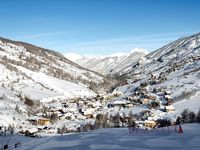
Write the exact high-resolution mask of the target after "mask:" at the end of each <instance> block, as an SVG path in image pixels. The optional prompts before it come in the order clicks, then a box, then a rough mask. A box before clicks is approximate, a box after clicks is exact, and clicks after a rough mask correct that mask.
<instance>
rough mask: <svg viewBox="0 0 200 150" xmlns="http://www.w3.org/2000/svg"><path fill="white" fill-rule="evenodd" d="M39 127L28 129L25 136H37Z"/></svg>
mask: <svg viewBox="0 0 200 150" xmlns="http://www.w3.org/2000/svg"><path fill="white" fill-rule="evenodd" d="M37 133H38V129H37V128H31V129H27V130H26V131H25V132H24V134H25V136H30V137H37V136H38V135H37Z"/></svg>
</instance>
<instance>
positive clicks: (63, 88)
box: [0, 38, 110, 125]
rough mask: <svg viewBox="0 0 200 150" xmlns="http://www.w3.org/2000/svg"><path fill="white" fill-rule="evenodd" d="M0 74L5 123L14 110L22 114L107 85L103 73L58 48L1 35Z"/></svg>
mask: <svg viewBox="0 0 200 150" xmlns="http://www.w3.org/2000/svg"><path fill="white" fill-rule="evenodd" d="M0 74H1V76H0V85H1V86H0V98H1V101H0V110H1V115H0V121H1V122H4V123H5V124H7V125H8V124H10V123H12V122H15V121H14V118H15V119H16V118H17V114H18V115H19V116H18V117H19V118H23V117H22V116H21V115H25V116H26V115H27V114H29V112H30V111H31V110H32V109H35V111H36V110H37V109H40V107H43V104H44V103H46V102H50V101H56V100H59V99H60V100H67V99H72V98H77V97H94V96H95V95H96V94H97V93H96V91H98V92H100V91H104V90H106V88H104V89H103V88H102V87H103V85H104V87H105V86H106V87H108V86H110V83H109V82H110V81H109V80H107V78H106V77H105V76H103V75H101V74H99V73H96V72H93V71H90V70H88V69H85V68H83V67H81V66H79V65H78V64H76V63H74V62H72V61H70V60H68V59H66V58H65V57H64V56H63V55H62V54H60V53H58V52H55V51H52V50H47V49H44V48H40V47H37V46H33V45H30V44H27V43H23V42H16V41H12V40H8V39H4V38H0ZM107 85H108V86H107ZM40 104H41V105H40ZM30 106H34V107H30ZM16 111H18V112H20V113H16ZM16 120H17V119H16Z"/></svg>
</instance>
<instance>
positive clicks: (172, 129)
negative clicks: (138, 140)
mask: <svg viewBox="0 0 200 150" xmlns="http://www.w3.org/2000/svg"><path fill="white" fill-rule="evenodd" d="M128 131H129V134H131V135H136V136H167V135H170V134H172V133H183V131H182V127H181V126H167V127H162V128H155V129H141V128H135V127H128Z"/></svg>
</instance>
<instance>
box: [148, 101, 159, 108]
mask: <svg viewBox="0 0 200 150" xmlns="http://www.w3.org/2000/svg"><path fill="white" fill-rule="evenodd" d="M150 107H151V108H153V109H155V108H158V107H160V102H159V101H157V100H153V101H151V103H150Z"/></svg>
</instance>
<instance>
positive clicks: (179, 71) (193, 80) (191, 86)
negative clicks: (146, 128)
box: [116, 33, 200, 113]
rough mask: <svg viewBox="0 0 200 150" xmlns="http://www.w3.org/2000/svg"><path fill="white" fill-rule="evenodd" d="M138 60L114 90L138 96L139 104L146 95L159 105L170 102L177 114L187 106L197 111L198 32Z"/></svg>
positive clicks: (199, 89)
mask: <svg viewBox="0 0 200 150" xmlns="http://www.w3.org/2000/svg"><path fill="white" fill-rule="evenodd" d="M137 63H138V65H137V66H133V67H129V68H126V69H125V70H124V71H123V72H122V73H121V75H119V76H118V78H119V79H120V80H124V79H126V83H125V84H124V85H122V86H120V87H118V88H116V91H121V92H123V93H124V95H126V96H127V97H128V96H130V97H131V99H133V100H134V99H141V100H140V101H141V102H142V103H143V100H144V99H145V98H147V99H148V97H153V98H151V99H150V101H149V103H151V100H154V101H157V102H159V103H160V106H161V107H163V105H166V104H167V105H169V104H172V105H173V106H174V107H175V109H176V113H180V112H181V111H183V109H186V108H188V109H190V110H193V111H195V112H197V111H198V109H199V108H200V101H199V95H200V77H199V74H200V33H198V34H195V35H192V36H189V37H184V38H181V39H178V40H177V41H175V42H172V43H170V44H168V45H166V46H164V47H162V48H160V49H158V50H156V51H154V52H151V53H149V54H148V55H146V56H145V57H144V59H143V60H140V61H138V62H137ZM142 93H143V94H145V95H146V96H142ZM164 93H166V94H164ZM150 95H151V96H150ZM168 99H171V100H168Z"/></svg>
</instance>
